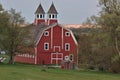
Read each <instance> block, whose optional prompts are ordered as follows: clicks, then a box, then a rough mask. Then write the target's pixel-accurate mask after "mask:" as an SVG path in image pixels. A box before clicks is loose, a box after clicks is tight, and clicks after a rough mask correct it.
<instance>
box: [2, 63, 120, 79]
mask: <svg viewBox="0 0 120 80" xmlns="http://www.w3.org/2000/svg"><path fill="white" fill-rule="evenodd" d="M0 80H120V74H112V73H106V72H100V71H88V70H62V69H46V71H44V70H43V68H41V67H40V66H35V65H24V64H14V65H3V64H0Z"/></svg>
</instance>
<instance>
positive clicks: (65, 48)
mask: <svg viewBox="0 0 120 80" xmlns="http://www.w3.org/2000/svg"><path fill="white" fill-rule="evenodd" d="M67 45H68V49H67ZM65 51H70V43H65Z"/></svg>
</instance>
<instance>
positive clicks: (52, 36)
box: [51, 28, 53, 49]
mask: <svg viewBox="0 0 120 80" xmlns="http://www.w3.org/2000/svg"><path fill="white" fill-rule="evenodd" d="M52 47H53V28H51V49H52Z"/></svg>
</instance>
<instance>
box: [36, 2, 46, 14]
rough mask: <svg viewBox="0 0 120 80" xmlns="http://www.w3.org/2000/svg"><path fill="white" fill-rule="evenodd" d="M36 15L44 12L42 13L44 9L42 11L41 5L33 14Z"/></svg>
mask: <svg viewBox="0 0 120 80" xmlns="http://www.w3.org/2000/svg"><path fill="white" fill-rule="evenodd" d="M37 13H42V14H45V11H44V9H43V7H42V5H41V4H40V5H39V6H38V8H37V10H36V12H35V14H37Z"/></svg>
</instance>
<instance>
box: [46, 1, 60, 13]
mask: <svg viewBox="0 0 120 80" xmlns="http://www.w3.org/2000/svg"><path fill="white" fill-rule="evenodd" d="M47 13H48V14H51V13H55V14H58V12H57V10H56V8H55V6H54V4H53V3H52V5H51V7H50V9H49V10H48V12H47Z"/></svg>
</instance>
